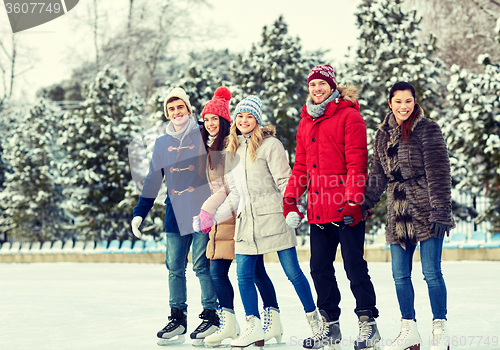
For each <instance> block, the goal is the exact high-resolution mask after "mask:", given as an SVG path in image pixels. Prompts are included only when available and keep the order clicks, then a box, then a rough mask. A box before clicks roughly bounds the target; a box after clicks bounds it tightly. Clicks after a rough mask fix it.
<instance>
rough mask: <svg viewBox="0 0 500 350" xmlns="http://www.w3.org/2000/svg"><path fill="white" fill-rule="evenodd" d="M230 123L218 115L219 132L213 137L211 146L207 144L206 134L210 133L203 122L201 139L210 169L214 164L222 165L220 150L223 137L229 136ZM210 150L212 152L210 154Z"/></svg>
mask: <svg viewBox="0 0 500 350" xmlns="http://www.w3.org/2000/svg"><path fill="white" fill-rule="evenodd" d="M229 130H230V124H229V122H228V121H227V120H226V119H224V118H222V117H219V133H218V134H217V136H216V137H215V140H214V142H213V143H212V146H211V147H210V149H209V147H208V146H207V141H208V136H209V135H210V134H209V133H208V131H207V129H206V128H205V122H203V128H201V137H202V139H203V144H204V145H205V149H206V150H207V152H208V163H209V165H210V169H213V168H214V166H217V165H222V153H221V151H222V150H223V149H224V139H225V138H226V137H227V136H229ZM210 151H213V152H214V153H212V154H210ZM212 158H213V159H212Z"/></svg>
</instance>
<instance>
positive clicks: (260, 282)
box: [253, 255, 278, 309]
mask: <svg viewBox="0 0 500 350" xmlns="http://www.w3.org/2000/svg"><path fill="white" fill-rule="evenodd" d="M253 278H254V282H255V285H256V286H257V288H258V289H259V294H260V297H261V298H262V304H263V307H264V309H265V308H268V307H274V308H276V309H278V299H277V298H276V291H275V289H274V285H273V282H272V281H271V279H270V278H269V275H268V274H267V271H266V268H265V266H264V256H263V255H258V257H257V261H256V263H255V270H254V276H253Z"/></svg>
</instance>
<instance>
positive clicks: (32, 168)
mask: <svg viewBox="0 0 500 350" xmlns="http://www.w3.org/2000/svg"><path fill="white" fill-rule="evenodd" d="M61 115H62V112H61V111H60V110H57V109H55V108H53V107H51V106H50V105H48V104H47V103H46V102H45V101H43V100H40V101H39V102H38V103H37V104H36V105H34V106H33V107H32V108H31V109H30V110H29V111H28V112H27V113H24V114H21V115H19V119H18V120H17V122H16V123H13V124H11V129H10V132H9V137H8V138H3V148H4V151H3V159H4V160H5V161H6V162H7V163H8V164H9V166H10V168H11V172H9V173H6V176H5V182H4V184H3V185H4V188H3V190H2V192H1V193H0V207H1V209H2V211H3V217H2V218H1V219H0V230H1V231H3V232H6V233H8V234H9V235H11V236H14V237H18V238H28V239H30V240H42V241H43V240H55V239H61V238H62V237H63V235H64V225H65V224H67V222H68V217H67V216H66V215H65V214H64V211H63V209H62V208H61V205H60V203H61V202H62V199H63V196H62V190H61V188H60V186H59V185H58V179H59V173H58V169H57V163H58V162H59V156H58V154H59V152H58V150H57V146H56V140H55V139H54V136H55V135H56V130H57V128H56V125H57V123H58V122H59V120H60V118H61Z"/></svg>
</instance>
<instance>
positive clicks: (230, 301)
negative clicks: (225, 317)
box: [210, 259, 234, 310]
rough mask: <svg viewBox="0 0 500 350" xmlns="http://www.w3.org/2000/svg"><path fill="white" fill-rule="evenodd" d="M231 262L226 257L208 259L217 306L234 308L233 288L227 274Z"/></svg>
mask: <svg viewBox="0 0 500 350" xmlns="http://www.w3.org/2000/svg"><path fill="white" fill-rule="evenodd" d="M232 262H233V261H232V260H226V259H217V260H210V275H211V276H212V281H214V287H215V293H216V294H217V299H219V306H220V307H225V308H228V309H231V310H234V289H233V285H232V284H231V281H230V280H229V276H228V274H229V268H230V267H231V263H232Z"/></svg>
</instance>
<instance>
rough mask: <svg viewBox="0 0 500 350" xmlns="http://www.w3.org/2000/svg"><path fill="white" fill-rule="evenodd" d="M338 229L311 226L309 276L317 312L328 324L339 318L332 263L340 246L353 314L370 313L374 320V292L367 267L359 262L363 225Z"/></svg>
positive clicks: (376, 312) (360, 259) (338, 292)
mask: <svg viewBox="0 0 500 350" xmlns="http://www.w3.org/2000/svg"><path fill="white" fill-rule="evenodd" d="M337 224H339V226H340V227H337V226H335V225H334V224H331V223H328V224H321V227H323V228H321V227H319V226H318V225H314V224H312V225H311V240H310V243H311V276H312V279H313V282H314V287H315V288H316V294H317V295H318V302H317V306H318V309H320V310H324V311H325V312H326V313H327V314H328V316H329V318H330V319H331V320H332V321H335V320H338V319H339V317H340V308H339V303H340V290H339V287H338V285H337V279H336V278H335V268H334V267H333V262H334V261H335V255H336V253H337V247H338V245H339V243H340V249H341V253H342V259H343V260H344V270H345V272H346V274H347V278H348V279H349V281H350V282H351V283H350V287H351V291H352V294H353V295H354V298H355V299H356V308H355V309H354V312H356V314H357V315H358V316H360V315H362V314H366V312H365V313H364V312H363V311H366V310H369V311H371V313H372V315H373V317H378V310H377V308H376V307H375V301H376V298H375V290H374V288H373V284H372V282H371V280H370V276H369V275H368V265H367V263H366V261H365V259H364V258H363V252H364V243H365V223H364V221H362V222H360V223H359V224H357V225H355V226H352V227H351V226H344V224H343V223H342V222H338V223H337Z"/></svg>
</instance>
